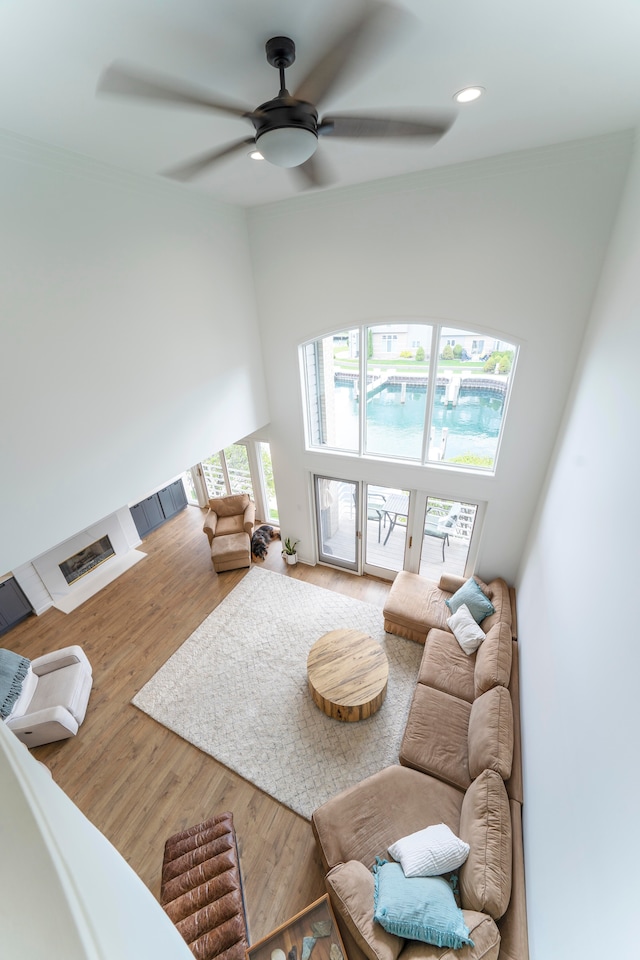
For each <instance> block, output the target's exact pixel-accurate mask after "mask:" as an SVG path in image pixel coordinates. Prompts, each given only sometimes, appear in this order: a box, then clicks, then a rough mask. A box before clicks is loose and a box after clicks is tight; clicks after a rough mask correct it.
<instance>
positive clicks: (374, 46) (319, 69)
mask: <svg viewBox="0 0 640 960" xmlns="http://www.w3.org/2000/svg"><path fill="white" fill-rule="evenodd" d="M404 16H405V15H404V14H402V13H401V11H400V10H399V9H398V8H396V7H393V6H391V5H390V4H387V3H383V2H380V0H373V2H371V0H368V2H367V4H366V6H365V7H364V9H363V10H362V11H361V12H360V14H359V15H358V16H357V17H356V18H355V19H354V20H353V21H352V22H351V24H350V25H349V26H348V27H347V29H346V30H345V31H344V32H343V33H341V34H340V35H338V36H337V37H335V38H334V39H333V41H332V42H331V43H330V44H329V46H328V48H327V50H326V51H325V53H324V54H323V55H322V56H321V57H320V58H319V59H318V60H316V62H315V64H314V65H313V67H311V69H310V70H309V72H308V73H307V75H306V76H305V78H304V80H303V81H302V82H301V83H300V84H299V85H298V88H297V89H296V91H295V93H294V94H293V96H294V97H295V98H296V100H305V101H306V102H307V103H313V104H314V105H315V106H316V107H317V106H318V105H319V104H320V103H321V102H322V101H323V100H325V99H326V97H327V96H328V95H329V94H330V93H331V92H332V90H334V88H335V87H337V86H338V85H339V84H342V82H343V81H344V80H345V77H346V73H347V71H348V70H349V71H351V70H357V69H358V68H366V66H367V65H368V63H369V62H370V60H371V59H374V58H375V57H376V56H377V54H378V52H379V49H380V46H381V45H382V42H383V40H384V42H385V43H387V44H388V42H389V36H390V34H391V33H392V32H393V31H394V28H396V27H397V26H398V25H399V22H400V19H401V18H404Z"/></svg>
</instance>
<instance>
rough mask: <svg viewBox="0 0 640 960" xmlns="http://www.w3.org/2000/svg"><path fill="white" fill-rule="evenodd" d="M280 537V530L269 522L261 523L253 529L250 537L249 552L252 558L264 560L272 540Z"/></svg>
mask: <svg viewBox="0 0 640 960" xmlns="http://www.w3.org/2000/svg"><path fill="white" fill-rule="evenodd" d="M279 539H280V531H279V530H277V529H276V528H275V527H270V526H269V524H267V523H263V524H262V526H261V527H258V529H257V530H255V531H254V533H253V536H252V537H251V554H252V556H253V559H254V560H259V561H264V560H266V558H267V550H268V549H269V544H270V543H271V541H272V540H279Z"/></svg>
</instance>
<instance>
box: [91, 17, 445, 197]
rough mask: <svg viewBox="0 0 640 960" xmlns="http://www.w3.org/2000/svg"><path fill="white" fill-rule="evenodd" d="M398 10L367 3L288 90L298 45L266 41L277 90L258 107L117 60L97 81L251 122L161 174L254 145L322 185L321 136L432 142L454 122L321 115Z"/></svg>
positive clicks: (196, 169) (102, 86) (199, 166)
mask: <svg viewBox="0 0 640 960" xmlns="http://www.w3.org/2000/svg"><path fill="white" fill-rule="evenodd" d="M398 14H399V11H398V10H397V9H396V8H394V7H392V6H391V5H389V4H386V3H383V2H372V3H368V4H367V6H366V7H365V8H364V9H363V10H362V11H361V13H360V14H359V15H358V16H357V17H356V18H355V19H354V20H353V21H352V22H351V23H350V25H349V26H348V27H347V28H346V29H345V30H344V31H343V32H342V33H341V34H340V35H339V36H338V37H337V38H335V39H334V40H333V42H332V43H331V44H330V46H329V47H328V49H327V50H325V52H324V53H323V54H322V55H321V56H320V57H319V58H318V59H317V60H316V62H315V64H314V65H313V66H312V67H311V69H310V70H309V72H308V73H307V75H306V76H305V77H304V79H303V80H302V82H301V83H300V84H299V85H298V87H297V89H296V90H295V92H294V93H293V94H290V93H289V91H288V90H287V88H286V83H285V70H286V69H287V68H288V67H290V66H291V65H292V64H293V62H294V61H295V56H296V53H295V44H294V42H293V40H291V39H290V38H289V37H272V38H271V39H270V40H267V42H266V45H265V49H266V55H267V61H268V62H269V63H270V64H271V66H273V67H275V68H276V69H277V70H278V72H279V75H280V90H279V93H278V95H277V96H276V97H274V98H273V99H272V100H267V101H266V102H265V103H262V104H260V106H258V107H256V108H255V109H254V108H251V107H246V106H243V105H242V104H236V103H234V102H232V101H230V100H227V99H226V98H224V97H221V96H218V95H217V94H210V93H209V92H208V91H206V90H203V89H200V88H197V87H194V86H192V85H190V84H188V83H186V82H184V81H181V80H177V79H174V78H169V77H163V76H159V75H157V74H151V73H149V72H146V71H144V70H142V69H140V68H138V67H133V66H129V65H127V64H123V63H121V62H116V63H114V64H112V65H111V66H110V67H108V68H107V69H106V70H105V71H104V73H103V74H102V76H101V78H100V80H99V82H98V92H99V93H106V94H115V95H118V96H129V97H138V98H144V99H148V100H156V101H160V102H165V103H173V104H177V105H180V106H187V107H200V108H204V109H208V110H213V111H216V112H218V113H227V114H231V115H233V116H237V117H240V118H242V119H245V120H248V121H249V122H250V123H251V124H252V125H253V127H254V132H253V134H252V135H251V136H250V137H244V138H242V139H240V140H234V141H232V142H231V143H227V144H225V145H224V146H222V147H215V148H214V149H212V150H209V151H207V152H206V153H203V154H201V155H200V156H197V157H195V158H193V159H191V160H188V161H186V162H184V163H181V164H179V165H177V166H175V167H172V168H171V169H169V170H165V171H163V175H164V176H167V177H171V178H173V179H176V180H189V179H190V178H191V177H194V176H196V175H197V174H199V173H202V172H204V171H205V170H207V169H208V168H209V167H211V166H212V165H213V164H215V163H216V162H217V161H219V160H221V159H222V158H223V157H227V156H229V155H230V154H234V153H239V152H241V151H243V150H246V149H247V148H248V147H253V148H254V149H255V150H257V151H259V153H260V154H261V155H262V157H263V158H264V159H265V160H268V161H269V162H270V163H272V164H275V165H276V166H279V167H288V168H291V169H292V171H293V172H295V173H298V174H299V175H300V177H301V184H302V186H304V187H320V186H325V185H326V184H327V183H328V182H329V181H330V179H331V177H330V175H329V172H328V169H327V167H326V166H325V164H324V163H322V161H321V160H320V159H319V157H318V155H317V154H316V148H317V146H318V140H319V138H320V137H323V138H324V137H345V138H369V139H374V138H388V137H391V138H406V137H411V138H422V139H424V140H427V141H429V142H431V143H433V142H435V141H436V140H437V139H439V138H440V137H441V136H442V135H443V134H444V133H446V132H447V130H448V129H449V127H450V126H451V124H452V122H453V117H452V116H451V115H447V116H445V115H438V116H431V117H419V118H408V117H406V118H399V117H393V116H369V115H368V114H349V115H345V114H329V115H326V116H323V117H322V118H319V116H318V104H320V103H321V102H322V101H323V100H324V99H326V97H327V96H328V94H329V93H330V92H331V91H332V90H333V89H334V88H335V87H336V86H337V84H338V83H339V82H340V81H341V80H343V79H344V75H345V73H346V72H347V70H348V68H349V67H350V66H353V62H354V55H355V53H356V52H357V50H358V49H359V48H361V46H362V42H363V41H364V40H367V39H368V40H369V43H370V44H371V37H372V35H373V33H374V28H375V27H377V28H378V31H377V35H378V37H380V36H381V35H382V33H381V31H380V29H379V28H380V26H381V25H384V26H385V27H388V26H389V22H390V16H393V15H396V16H397V15H398ZM387 35H388V31H387Z"/></svg>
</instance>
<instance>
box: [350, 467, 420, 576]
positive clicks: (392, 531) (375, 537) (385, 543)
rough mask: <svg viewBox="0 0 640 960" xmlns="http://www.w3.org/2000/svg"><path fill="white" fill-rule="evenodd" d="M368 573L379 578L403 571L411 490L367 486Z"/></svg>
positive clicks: (365, 527) (365, 554)
mask: <svg viewBox="0 0 640 960" xmlns="http://www.w3.org/2000/svg"><path fill="white" fill-rule="evenodd" d="M363 499H364V500H365V503H364V504H363V510H364V509H366V523H364V522H363V525H362V526H363V530H365V548H364V550H365V552H364V556H365V572H367V573H373V574H376V575H378V576H380V575H383V572H384V571H394V572H397V571H398V570H402V568H403V566H404V555H405V548H406V541H407V520H408V516H409V503H410V495H409V491H408V490H396V489H394V488H393V487H380V486H374V485H373V484H365V488H364V497H363Z"/></svg>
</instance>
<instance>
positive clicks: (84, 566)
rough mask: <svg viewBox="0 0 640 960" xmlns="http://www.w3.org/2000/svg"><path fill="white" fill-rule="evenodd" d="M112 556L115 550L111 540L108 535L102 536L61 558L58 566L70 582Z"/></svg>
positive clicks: (73, 581)
mask: <svg viewBox="0 0 640 960" xmlns="http://www.w3.org/2000/svg"><path fill="white" fill-rule="evenodd" d="M113 556H115V550H114V549H113V546H112V544H111V540H110V539H109V537H108V536H104V537H100V539H99V540H96V541H94V543H90V544H89V546H88V547H84V548H83V549H82V550H80V551H79V552H78V553H74V554H73V556H71V557H68V558H67V559H66V560H63V561H62V563H60V564H58V566H59V567H60V570H61V572H62V575H63V576H64V578H65V580H66V581H67V583H69V584H71V583H75V582H76V580H79V579H80V578H81V577H84V576H85V574H87V573H89V572H90V571H91V570H95V568H96V567H99V566H100V564H101V563H104V562H105V560H108V559H109V557H113Z"/></svg>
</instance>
